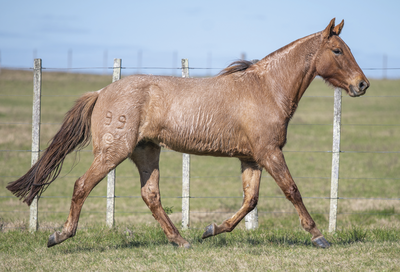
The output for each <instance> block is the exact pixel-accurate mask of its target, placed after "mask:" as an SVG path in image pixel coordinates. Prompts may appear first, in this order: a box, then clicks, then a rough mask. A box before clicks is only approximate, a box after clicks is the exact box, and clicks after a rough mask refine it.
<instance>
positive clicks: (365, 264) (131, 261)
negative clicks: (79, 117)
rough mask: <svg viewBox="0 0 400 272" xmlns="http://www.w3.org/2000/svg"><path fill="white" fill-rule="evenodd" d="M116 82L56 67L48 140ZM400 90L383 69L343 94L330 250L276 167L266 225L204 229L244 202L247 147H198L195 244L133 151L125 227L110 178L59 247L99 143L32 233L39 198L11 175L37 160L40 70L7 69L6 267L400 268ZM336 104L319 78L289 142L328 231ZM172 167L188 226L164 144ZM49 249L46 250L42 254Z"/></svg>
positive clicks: (2, 224) (1, 108)
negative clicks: (152, 202) (167, 229)
mask: <svg viewBox="0 0 400 272" xmlns="http://www.w3.org/2000/svg"><path fill="white" fill-rule="evenodd" d="M110 82H111V76H100V75H83V74H69V73H44V74H43V83H42V95H43V99H42V126H41V149H44V148H45V147H46V146H47V143H48V141H49V140H50V139H51V137H52V136H53V135H54V134H55V133H56V131H57V130H58V128H59V126H60V122H61V121H62V119H63V116H64V114H65V113H66V112H67V110H68V109H69V108H70V107H71V106H72V105H73V102H74V100H76V99H77V98H78V97H79V96H80V95H82V94H83V93H85V92H88V91H95V90H98V89H100V88H102V87H104V86H105V85H107V84H109V83H110ZM399 92H400V80H371V87H370V89H369V90H368V91H367V94H366V95H365V96H364V97H362V98H356V99H354V98H350V97H347V96H346V95H345V94H343V110H342V120H343V125H342V142H341V150H342V151H343V153H341V155H340V156H341V157H340V160H341V162H340V163H341V164H340V185H339V197H342V198H345V199H340V200H339V215H338V230H339V231H338V232H337V233H336V234H329V233H326V237H327V239H328V241H330V242H331V243H333V246H332V247H331V248H330V249H329V250H328V251H321V250H317V249H315V248H313V247H312V246H311V245H310V237H309V235H308V234H307V233H305V232H303V231H302V230H301V228H300V226H299V223H298V216H297V214H296V212H295V210H294V208H293V207H292V205H291V204H290V203H289V202H288V201H287V200H286V199H285V198H284V197H283V194H282V193H281V192H280V190H279V188H278V186H277V185H276V184H275V182H274V181H273V180H272V179H271V177H269V176H268V174H267V173H265V172H264V173H263V178H262V183H261V190H260V200H259V205H258V209H259V216H260V228H259V230H256V231H246V230H244V226H243V224H244V223H243V222H242V223H241V224H240V225H239V226H238V228H237V229H236V230H235V231H234V232H232V233H230V234H223V235H221V236H219V237H215V238H212V239H210V240H206V241H201V240H200V237H201V233H202V228H204V227H205V226H206V225H208V224H210V223H212V222H216V223H220V222H222V221H223V220H224V219H225V218H227V217H229V216H231V215H232V214H233V213H234V212H235V211H237V210H238V209H239V207H240V205H241V196H242V191H241V181H240V163H239V161H238V160H237V159H226V158H213V157H198V156H192V159H191V195H192V197H193V198H192V199H191V203H190V205H191V218H190V220H191V229H190V230H189V231H187V232H184V233H183V236H184V237H185V238H188V239H189V241H190V242H191V243H192V245H193V249H192V250H189V251H183V250H180V249H178V248H175V247H174V246H172V245H170V244H168V243H167V241H166V239H165V237H164V236H163V233H162V231H161V230H160V228H159V226H158V225H156V224H155V220H154V219H153V218H152V216H151V213H150V212H149V210H148V208H147V207H146V205H145V204H144V203H143V201H142V200H141V198H140V182H139V179H138V174H137V171H136V169H135V167H134V166H133V165H132V163H131V162H129V161H126V162H124V163H122V164H121V165H120V166H119V167H118V168H117V185H116V195H117V196H118V198H117V199H116V228H115V229H114V230H108V229H105V228H104V227H103V226H104V223H105V206H106V201H105V198H102V197H101V196H105V195H106V183H105V182H104V181H103V182H101V183H100V184H99V185H98V186H97V187H96V188H95V189H94V190H93V191H92V193H91V196H92V197H91V198H88V200H87V201H86V203H85V205H84V207H83V210H82V214H81V219H80V225H79V228H78V234H77V236H76V237H75V238H73V239H71V240H69V241H67V242H66V243H64V244H61V245H60V246H57V247H55V248H52V249H47V248H45V244H46V241H47V237H48V235H49V234H50V233H51V232H53V231H54V229H60V228H61V226H62V224H63V223H64V222H65V220H66V217H67V215H68V211H69V203H70V197H71V194H72V189H73V185H74V181H75V180H76V179H77V178H78V177H79V176H81V175H82V174H83V173H84V172H85V171H86V170H87V168H88V167H89V165H90V163H91V160H92V154H91V152H90V147H88V148H87V149H86V150H84V151H82V152H80V153H78V154H76V155H75V156H74V155H70V156H69V158H68V159H67V161H66V163H65V166H64V169H63V172H62V174H61V175H60V177H59V179H58V180H57V181H55V182H54V183H53V184H52V185H51V186H50V187H49V189H48V190H47V191H46V192H45V193H44V195H43V198H41V199H40V202H39V223H40V231H39V232H37V233H36V234H33V235H31V234H29V233H28V232H27V231H26V227H27V223H28V218H29V208H28V207H27V206H26V205H25V204H22V203H20V201H18V199H17V198H12V197H10V196H11V194H10V193H9V192H8V191H7V190H6V189H5V186H6V185H7V184H8V183H9V182H11V181H13V180H15V179H17V178H18V177H20V176H21V175H23V174H24V173H25V172H26V171H27V170H28V169H29V166H30V161H31V159H30V153H29V152H27V150H30V148H31V128H30V123H31V122H32V121H31V118H32V117H31V112H32V72H30V71H10V70H2V71H1V73H0V229H1V232H0V252H1V253H2V254H0V263H1V264H0V270H14V269H15V270H22V269H24V270H38V269H39V270H77V269H83V270H125V269H127V268H131V269H133V268H136V269H137V270H192V271H210V270H234V271H235V270H245V271H246V270H247V271H253V270H255V269H263V270H265V269H271V270H286V269H287V270H289V269H295V270H296V269H298V270H307V271H308V270H359V271H362V270H382V271H383V270H400V263H399V259H400V254H399V253H400V251H399V235H400V213H399V210H398V207H399V204H400V200H399V199H400V182H399V177H400V175H399V173H400V167H399V153H398V152H399V151H400V141H399V140H400V139H399V137H400V136H399V135H400V125H399V124H400V122H399V119H398V117H399V116H400V107H399V104H400V103H399V102H400V95H399ZM332 116H333V91H332V89H330V88H329V87H327V86H326V85H325V84H324V83H323V82H322V81H321V80H319V79H316V80H315V81H314V82H313V83H312V85H311V86H310V87H309V89H308V90H307V92H306V94H305V97H303V99H302V101H301V102H300V105H299V108H298V110H297V112H296V114H295V117H294V118H293V120H292V121H291V124H290V125H289V131H288V143H287V145H286V147H285V148H284V151H285V157H286V160H287V163H288V166H289V169H290V170H291V173H292V175H293V176H294V178H295V181H296V183H297V185H298V187H299V189H300V192H301V193H302V196H303V198H304V202H305V204H306V206H307V208H308V210H309V211H310V213H311V215H312V216H313V218H314V219H315V221H316V223H317V225H318V226H319V228H320V229H321V230H322V231H324V232H326V231H327V229H328V213H329V199H327V198H329V195H330V168H331V153H329V152H326V151H329V150H331V149H332ZM73 165H75V167H73V168H72V166H73ZM160 167H161V181H160V187H161V194H162V201H163V205H164V207H169V208H170V209H171V210H172V211H173V213H172V214H171V218H172V220H173V222H174V223H175V224H176V225H177V226H178V227H179V224H180V220H181V217H180V211H181V199H180V198H178V197H179V196H180V195H181V154H179V153H175V152H162V154H161V165H160ZM127 229H128V230H129V231H127ZM3 253H4V254H3ZM38 258H39V259H41V260H44V261H43V262H42V263H38V262H35V260H37V259H38ZM56 260H58V261H56ZM71 262H72V263H73V264H71ZM187 266H189V267H187ZM53 268H54V269H53ZM63 268H64V269H63Z"/></svg>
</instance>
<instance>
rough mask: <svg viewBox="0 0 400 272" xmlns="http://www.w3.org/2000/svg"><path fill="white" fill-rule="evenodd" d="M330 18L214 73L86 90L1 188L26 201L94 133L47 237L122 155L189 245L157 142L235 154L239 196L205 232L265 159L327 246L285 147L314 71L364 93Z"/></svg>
mask: <svg viewBox="0 0 400 272" xmlns="http://www.w3.org/2000/svg"><path fill="white" fill-rule="evenodd" d="M343 24H344V22H343V21H342V22H341V23H340V24H338V25H336V26H335V19H332V20H331V22H330V23H329V25H328V26H327V27H326V28H325V29H324V30H323V31H321V32H318V33H315V34H312V35H310V36H307V37H304V38H302V39H299V40H297V41H294V42H292V43H290V44H289V45H287V46H285V47H283V48H281V49H279V50H277V51H275V52H273V53H271V54H270V55H268V56H266V57H265V58H263V59H262V60H260V61H259V62H257V63H252V62H248V61H238V62H234V63H233V64H231V65H230V66H229V67H228V68H226V69H224V70H223V71H222V72H221V73H220V74H219V75H217V76H215V77H212V78H204V79H199V78H178V77H167V76H151V75H132V76H128V77H125V78H123V79H121V80H119V81H117V82H114V83H112V84H110V85H108V86H107V87H105V88H103V89H101V90H99V91H97V92H92V93H87V94H85V95H84V96H83V97H82V98H80V99H79V100H78V101H77V102H76V104H75V106H74V107H73V108H72V109H71V110H70V111H69V112H68V113H67V114H66V116H65V119H64V121H63V124H62V126H61V129H60V130H59V131H58V133H57V134H56V135H55V136H54V138H53V139H52V142H51V144H50V145H49V147H48V148H47V149H46V150H45V151H44V153H43V156H42V157H41V158H40V159H39V160H38V162H37V163H36V164H35V165H33V166H32V168H31V169H30V170H29V171H28V172H27V173H26V174H25V175H24V176H23V177H21V178H20V179H18V180H16V181H14V182H11V183H10V184H9V185H8V186H7V188H8V189H9V190H10V191H11V192H12V193H13V194H14V195H16V196H17V197H20V199H22V198H24V202H26V203H27V204H28V205H30V204H31V202H32V200H33V199H34V197H35V196H38V197H40V195H41V193H42V192H43V191H44V190H45V189H46V188H47V186H48V185H49V184H50V183H51V182H52V181H54V180H55V179H56V178H57V176H58V175H59V173H60V171H61V167H62V165H63V161H64V159H65V157H66V156H67V154H68V153H70V152H72V151H73V150H75V149H81V148H83V147H84V146H86V145H87V144H88V143H89V142H90V139H92V141H93V153H94V161H93V163H92V165H91V166H90V168H89V170H88V171H87V172H86V173H85V174H84V175H83V176H82V177H80V178H79V179H78V180H77V181H76V182H75V187H74V192H73V196H72V200H71V208H70V212H69V216H68V219H67V221H66V222H65V224H64V227H63V229H62V231H61V232H55V233H54V234H52V235H51V236H50V237H49V241H48V244H47V246H48V247H51V246H54V245H57V244H59V243H61V242H63V241H65V240H66V239H68V238H70V237H72V236H74V235H75V233H76V230H77V226H78V220H79V215H80V212H81V209H82V205H83V203H84V201H85V199H86V198H87V196H88V195H89V193H90V192H91V190H92V189H93V188H94V187H95V186H96V185H97V184H98V183H99V182H100V181H101V180H102V179H103V178H104V177H105V176H106V175H107V173H108V172H109V171H110V170H112V169H114V168H115V167H116V166H117V165H118V164H120V163H121V162H122V161H124V160H125V159H126V158H130V159H131V160H132V161H133V162H134V163H135V164H136V166H137V168H138V171H139V174H140V182H141V194H142V198H143V200H144V202H145V203H146V204H147V206H148V207H149V208H150V210H151V212H152V214H153V216H154V218H155V219H156V220H157V221H158V222H159V223H160V225H161V227H162V228H163V230H164V232H165V234H166V236H167V237H168V239H169V241H171V242H173V243H176V244H178V245H179V246H182V247H185V248H188V247H190V244H189V243H188V242H187V241H186V240H185V239H183V238H182V236H181V235H180V233H179V232H178V230H177V228H176V227H175V226H174V225H173V223H172V222H171V220H170V219H169V217H168V215H167V214H166V213H165V211H164V209H163V207H162V206H161V197H160V191H159V177H160V173H159V157H160V150H161V146H162V147H165V148H169V149H172V150H176V151H178V152H185V153H189V154H196V155H211V156H222V157H237V158H238V159H239V160H240V161H241V167H242V181H243V191H244V201H243V204H242V207H241V208H240V210H239V211H238V212H237V213H235V214H234V215H233V216H232V217H231V218H229V219H227V220H225V221H224V222H223V223H222V224H220V225H216V224H212V225H209V226H208V227H206V230H205V232H204V234H203V238H207V237H210V236H214V235H217V234H220V233H223V232H230V231H232V230H233V229H234V228H235V227H236V225H237V224H238V223H239V222H240V221H241V220H242V219H243V217H244V216H245V215H246V214H247V213H249V212H250V211H251V210H253V209H254V207H256V205H257V201H258V193H259V186H260V178H261V171H262V168H264V169H266V171H268V173H269V174H270V175H271V176H272V177H273V178H274V179H275V181H276V183H277V184H278V186H279V187H280V188H281V189H282V191H283V193H284V194H285V196H286V198H287V199H288V200H290V201H291V202H292V203H293V205H294V207H295V208H296V210H297V212H298V214H299V217H300V222H301V225H302V227H303V228H304V229H305V230H306V231H308V232H309V233H310V234H311V235H312V238H311V240H312V242H313V244H314V245H316V246H317V247H322V248H325V247H329V243H328V242H327V241H326V239H325V238H324V237H323V235H322V234H321V232H320V231H319V230H318V228H317V226H316V224H315V222H314V220H313V219H312V218H311V216H310V214H309V213H308V211H307V209H306V207H305V206H304V204H303V201H302V198H301V195H300V192H299V190H298V188H297V186H296V184H295V182H294V181H293V179H292V177H291V175H290V173H289V169H288V167H287V165H286V162H285V159H284V156H283V154H282V148H283V146H284V145H285V143H286V133H287V127H288V124H289V121H290V119H291V118H292V116H293V114H294V112H295V110H296V108H297V105H298V103H299V101H300V99H301V97H302V96H303V94H304V92H305V90H306V89H307V87H308V86H309V84H310V83H311V81H312V80H313V79H314V78H315V77H316V76H317V75H318V76H321V77H322V78H324V79H325V81H327V82H328V83H329V84H331V85H333V86H335V87H339V88H342V89H344V90H345V91H346V92H347V93H348V94H349V95H350V96H352V97H355V96H360V95H363V94H364V93H365V91H366V89H367V88H368V87H369V82H368V80H367V78H366V77H365V75H364V74H363V72H362V71H361V69H360V67H359V66H358V64H357V63H356V61H355V59H354V57H353V55H352V53H351V52H350V49H349V47H348V46H347V45H346V44H345V43H344V42H343V40H342V39H341V38H339V34H340V32H341V30H342V28H343Z"/></svg>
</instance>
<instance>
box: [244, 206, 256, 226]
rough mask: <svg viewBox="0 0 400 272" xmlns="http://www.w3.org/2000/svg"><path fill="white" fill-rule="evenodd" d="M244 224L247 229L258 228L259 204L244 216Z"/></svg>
mask: <svg viewBox="0 0 400 272" xmlns="http://www.w3.org/2000/svg"><path fill="white" fill-rule="evenodd" d="M244 225H245V226H246V229H247V230H254V229H257V228H258V209H257V206H256V207H255V208H254V209H253V210H252V211H251V212H249V213H248V214H247V215H246V216H245V217H244Z"/></svg>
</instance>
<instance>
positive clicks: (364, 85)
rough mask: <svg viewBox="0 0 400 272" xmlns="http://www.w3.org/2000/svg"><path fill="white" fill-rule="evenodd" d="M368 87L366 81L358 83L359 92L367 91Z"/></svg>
mask: <svg viewBox="0 0 400 272" xmlns="http://www.w3.org/2000/svg"><path fill="white" fill-rule="evenodd" d="M368 87H369V85H368V83H367V82H365V81H364V80H361V81H360V82H359V83H358V90H359V91H365V90H366V89H367V88H368Z"/></svg>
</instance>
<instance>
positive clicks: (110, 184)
mask: <svg viewBox="0 0 400 272" xmlns="http://www.w3.org/2000/svg"><path fill="white" fill-rule="evenodd" d="M121 64H122V60H121V59H114V72H113V77H112V82H115V81H118V80H120V79H121ZM115 180H116V169H113V170H111V171H110V172H109V173H108V175H107V215H106V224H107V226H108V227H109V228H112V227H114V222H115V219H114V218H115Z"/></svg>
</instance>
